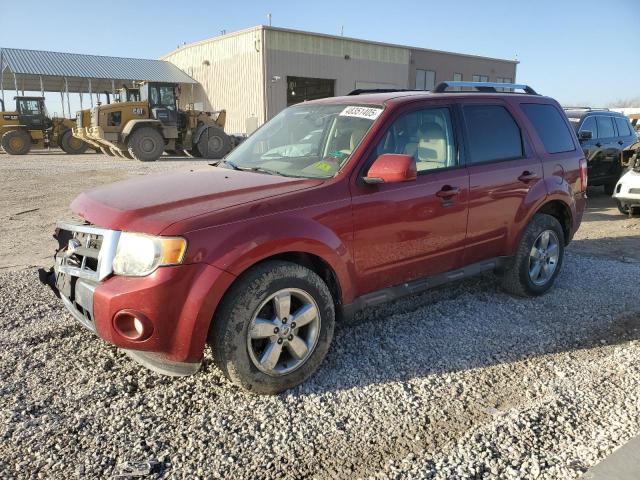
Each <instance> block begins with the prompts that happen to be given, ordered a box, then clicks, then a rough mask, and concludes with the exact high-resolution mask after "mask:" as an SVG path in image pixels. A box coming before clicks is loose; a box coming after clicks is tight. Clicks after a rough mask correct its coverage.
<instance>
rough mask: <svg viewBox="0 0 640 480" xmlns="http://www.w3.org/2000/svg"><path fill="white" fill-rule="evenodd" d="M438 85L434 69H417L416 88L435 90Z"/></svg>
mask: <svg viewBox="0 0 640 480" xmlns="http://www.w3.org/2000/svg"><path fill="white" fill-rule="evenodd" d="M435 86H436V72H434V71H433V70H422V69H417V70H416V90H433V88H434V87H435Z"/></svg>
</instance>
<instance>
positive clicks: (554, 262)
mask: <svg viewBox="0 0 640 480" xmlns="http://www.w3.org/2000/svg"><path fill="white" fill-rule="evenodd" d="M545 236H546V238H547V240H546V242H545ZM564 242H565V240H564V231H563V230H562V226H561V225H560V222H559V221H558V220H557V219H556V218H555V217H552V216H551V215H547V214H545V213H538V214H536V215H534V217H533V219H532V220H531V222H529V225H527V228H526V229H525V231H524V234H523V235H522V240H520V245H519V246H518V249H517V250H516V253H515V255H514V256H513V257H512V258H511V259H510V260H509V264H508V265H507V267H506V269H505V272H504V277H503V278H502V288H503V289H504V290H506V291H507V292H509V293H511V294H513V295H518V296H520V297H534V296H538V295H542V294H543V293H545V292H546V291H547V290H549V289H550V288H551V287H552V286H553V284H554V282H555V280H556V277H557V276H558V274H559V273H560V270H561V268H562V261H563V259H564Z"/></svg>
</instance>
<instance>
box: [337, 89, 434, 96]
mask: <svg viewBox="0 0 640 480" xmlns="http://www.w3.org/2000/svg"><path fill="white" fill-rule="evenodd" d="M393 92H422V93H426V91H425V90H413V89H410V88H356V89H355V90H351V91H350V92H349V93H347V95H364V94H367V93H393Z"/></svg>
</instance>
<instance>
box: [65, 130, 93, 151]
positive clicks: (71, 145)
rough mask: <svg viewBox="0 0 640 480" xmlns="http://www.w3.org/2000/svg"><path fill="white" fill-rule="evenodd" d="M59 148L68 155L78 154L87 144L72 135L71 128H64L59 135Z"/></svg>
mask: <svg viewBox="0 0 640 480" xmlns="http://www.w3.org/2000/svg"><path fill="white" fill-rule="evenodd" d="M60 148H62V150H64V151H65V152H66V153H68V154H69V155H79V154H81V153H84V152H86V151H87V148H89V145H87V144H86V143H84V142H83V141H82V140H80V139H79V138H77V137H74V136H73V132H71V130H65V131H64V133H63V134H62V136H61V137H60Z"/></svg>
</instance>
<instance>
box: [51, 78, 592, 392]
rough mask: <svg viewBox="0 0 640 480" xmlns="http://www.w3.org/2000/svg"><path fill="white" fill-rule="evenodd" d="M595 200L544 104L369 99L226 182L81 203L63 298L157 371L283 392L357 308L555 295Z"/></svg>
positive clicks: (65, 236)
mask: <svg viewBox="0 0 640 480" xmlns="http://www.w3.org/2000/svg"><path fill="white" fill-rule="evenodd" d="M521 89H522V90H524V93H515V91H516V90H521ZM586 183H587V178H586V162H585V159H584V154H583V151H582V148H581V147H580V144H579V142H578V139H577V138H576V134H575V132H574V131H573V129H572V128H571V125H570V124H569V122H568V120H567V118H566V116H565V114H564V112H563V110H562V108H561V107H560V106H559V105H558V103H557V102H556V101H555V100H553V99H551V98H547V97H543V96H540V95H538V94H536V93H535V92H534V91H533V90H532V89H531V88H530V87H527V86H523V85H513V84H501V83H500V84H491V83H472V82H447V83H442V84H440V85H438V87H436V89H435V90H433V91H432V92H415V91H392V92H391V91H386V92H366V91H365V92H363V91H355V92H353V94H352V95H350V96H344V97H335V98H327V99H323V100H318V101H313V102H305V103H301V104H299V105H295V106H292V107H290V108H287V109H286V110H284V111H282V112H281V113H280V114H279V115H277V116H276V117H275V118H274V119H273V120H271V121H269V122H268V123H266V124H265V125H264V126H263V127H262V128H261V129H260V130H258V131H257V132H256V133H255V134H253V135H252V136H251V137H250V138H249V139H247V140H246V141H245V142H244V143H243V144H241V145H240V146H239V147H238V148H236V150H235V151H233V152H232V153H231V154H230V155H229V156H228V157H227V158H226V160H224V161H222V162H220V163H218V164H217V165H215V167H212V166H207V167H206V168H204V169H201V170H196V171H186V172H177V173H171V174H163V175H153V176H146V177H144V178H138V179H131V180H126V181H123V182H118V183H115V184H112V185H107V186H102V187H98V188H95V189H93V190H90V191H88V192H86V193H83V194H81V195H80V196H78V197H77V198H76V199H75V200H74V201H73V203H72V209H73V211H74V212H75V214H77V215H78V217H80V220H76V221H64V222H60V223H59V224H58V228H57V231H56V238H57V239H58V242H59V250H58V251H57V253H56V263H55V267H54V272H53V273H52V275H51V278H50V279H49V280H50V282H51V283H54V285H55V287H56V288H57V290H58V291H59V293H60V298H61V299H62V301H63V302H64V304H65V305H66V306H67V308H68V309H69V310H70V312H71V313H72V314H73V315H74V316H75V318H76V319H77V320H78V321H79V322H80V323H82V324H83V325H84V326H85V327H87V328H89V329H90V330H92V331H94V332H95V333H96V334H97V335H99V336H100V337H102V338H103V339H104V340H106V341H107V342H109V343H112V344H114V345H117V346H118V347H121V348H122V349H124V350H125V351H126V352H127V353H128V354H129V355H130V356H131V357H133V358H134V359H135V360H137V361H139V362H140V363H142V364H143V365H145V366H147V367H149V368H151V369H153V370H155V371H158V372H161V373H164V374H169V375H186V374H191V373H194V372H196V371H197V370H198V368H199V367H200V364H201V362H202V358H203V351H204V348H205V345H206V344H207V343H209V344H210V345H211V347H212V350H213V355H214V357H215V362H216V364H217V365H218V367H220V369H221V370H222V371H223V372H224V374H225V375H226V376H227V377H228V378H229V379H231V380H232V381H233V382H236V383H237V384H239V385H241V386H242V387H244V388H246V389H248V390H251V391H253V392H257V393H275V392H279V391H282V390H285V389H287V388H290V387H292V386H294V385H297V384H299V383H301V382H303V381H304V380H305V379H307V378H308V377H309V376H310V375H311V374H312V373H313V372H314V371H315V370H316V369H317V368H318V366H319V365H320V363H321V362H322V360H323V358H324V356H325V354H326V353H327V350H328V349H329V344H330V342H331V338H332V334H333V328H334V323H335V321H336V318H338V319H339V318H341V317H342V316H345V315H349V314H351V313H352V312H354V311H355V310H357V309H361V308H363V307H370V306H373V305H377V304H379V303H381V302H386V301H389V300H393V299H396V298H398V297H401V296H403V295H408V294H413V293H415V292H418V291H420V290H423V289H427V288H430V287H433V286H435V285H439V284H442V283H444V282H448V281H451V280H459V279H462V278H465V277H468V276H469V275H473V274H476V273H478V272H482V271H487V270H492V271H495V272H497V273H499V274H501V275H502V285H503V287H504V289H505V290H506V291H508V292H511V293H514V294H517V295H529V296H531V295H540V294H542V293H544V292H545V291H546V290H548V289H549V288H550V287H551V286H552V284H553V283H554V280H555V279H556V277H557V276H558V274H559V272H560V268H561V266H562V260H563V253H564V248H565V246H566V245H567V243H568V242H569V241H570V240H571V238H572V236H573V234H574V233H575V231H576V230H577V228H578V226H579V225H580V221H581V219H582V214H583V211H584V207H585V201H586V194H585V190H586V186H587V185H586Z"/></svg>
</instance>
